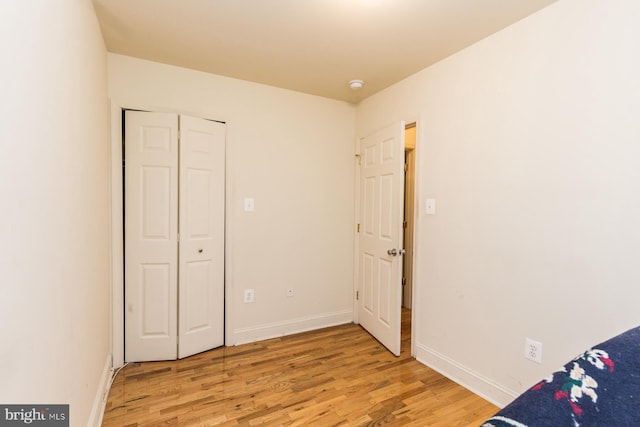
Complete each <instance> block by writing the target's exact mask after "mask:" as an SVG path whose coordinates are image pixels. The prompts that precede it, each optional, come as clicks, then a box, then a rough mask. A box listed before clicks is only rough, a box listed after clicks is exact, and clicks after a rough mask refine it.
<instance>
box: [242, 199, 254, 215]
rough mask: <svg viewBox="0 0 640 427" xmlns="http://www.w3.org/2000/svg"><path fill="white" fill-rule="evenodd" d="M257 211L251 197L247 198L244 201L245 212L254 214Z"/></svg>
mask: <svg viewBox="0 0 640 427" xmlns="http://www.w3.org/2000/svg"><path fill="white" fill-rule="evenodd" d="M255 210H256V205H255V202H254V200H253V198H251V197H245V199H244V211H245V212H253V211H255Z"/></svg>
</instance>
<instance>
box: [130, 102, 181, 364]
mask: <svg viewBox="0 0 640 427" xmlns="http://www.w3.org/2000/svg"><path fill="white" fill-rule="evenodd" d="M125 163H126V167H125V210H126V215H125V325H126V326H125V360H126V361H146V360H171V359H175V358H176V355H177V351H176V347H177V338H176V337H177V308H178V299H177V297H178V294H177V284H178V263H177V259H178V258H177V255H178V253H177V252H178V242H177V235H178V116H177V115H175V114H159V113H144V112H136V111H127V112H126V129H125Z"/></svg>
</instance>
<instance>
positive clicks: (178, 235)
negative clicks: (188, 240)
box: [178, 233, 180, 242]
mask: <svg viewBox="0 0 640 427" xmlns="http://www.w3.org/2000/svg"><path fill="white" fill-rule="evenodd" d="M179 241H180V233H178V242H179Z"/></svg>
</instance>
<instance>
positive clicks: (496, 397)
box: [416, 344, 519, 408]
mask: <svg viewBox="0 0 640 427" xmlns="http://www.w3.org/2000/svg"><path fill="white" fill-rule="evenodd" d="M416 350H417V355H416V359H417V360H418V361H419V362H420V363H422V364H424V365H426V366H428V367H430V368H431V369H433V370H434V371H437V372H439V373H440V374H442V375H444V376H445V377H447V378H449V379H450V380H452V381H454V382H456V383H458V384H460V385H461V386H463V387H464V388H466V389H468V390H470V391H471V392H473V393H474V394H477V395H478V396H480V397H482V398H483V399H485V400H487V401H489V402H491V403H493V404H494V405H496V406H498V407H500V408H504V407H505V406H506V405H507V404H509V403H510V402H511V401H512V400H513V399H515V398H516V397H517V396H518V394H519V393H516V392H515V391H513V390H509V389H507V388H505V387H503V386H501V385H500V384H498V383H496V382H494V381H492V380H491V379H489V378H487V377H485V376H484V375H481V374H479V373H478V372H475V371H473V370H472V369H469V368H468V367H466V366H464V365H462V364H461V363H458V362H456V361H455V360H453V359H450V358H449V357H447V356H445V355H444V354H442V353H439V352H437V351H435V350H433V349H431V348H429V347H427V346H424V345H422V344H417V345H416Z"/></svg>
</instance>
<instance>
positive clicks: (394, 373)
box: [102, 310, 498, 427]
mask: <svg viewBox="0 0 640 427" xmlns="http://www.w3.org/2000/svg"><path fill="white" fill-rule="evenodd" d="M409 319H410V312H409V311H408V310H404V311H403V342H402V355H401V356H400V357H395V356H393V355H392V354H391V353H389V352H388V351H387V350H386V349H385V348H384V347H382V345H380V344H379V343H378V342H377V341H376V340H375V339H374V338H372V337H371V336H370V335H369V334H368V333H367V332H366V331H364V330H363V329H362V328H361V327H360V326H358V325H353V324H348V325H342V326H336V327H332V328H326V329H321V330H317V331H312V332H305V333H301V334H297V335H291V336H287V337H282V338H276V339H271V340H267V341H261V342H257V343H252V344H246V345H241V346H236V347H223V348H219V349H215V350H211V351H207V352H205V353H201V354H198V355H195V356H192V357H189V358H186V359H183V360H178V361H172V362H146V363H133V364H130V365H128V366H126V367H125V368H124V369H122V371H121V372H120V373H119V374H118V376H117V377H116V379H115V381H114V383H113V385H112V387H111V392H110V394H109V399H108V401H107V406H106V411H105V414H104V420H103V424H102V425H103V426H104V427H125V426H127V427H136V426H237V425H243V426H252V425H268V426H277V425H287V426H289V425H291V426H295V425H317V426H338V425H340V426H380V425H398V426H409V425H413V426H447V427H450V426H470V425H474V426H477V425H479V424H481V423H482V421H484V420H485V419H487V418H489V417H490V416H491V415H492V414H493V413H495V412H496V411H497V410H498V408H497V407H496V406H494V405H492V404H490V403H488V402H487V401H485V400H483V399H482V398H480V397H478V396H476V395H474V394H473V393H471V392H469V391H468V390H466V389H464V388H463V387H460V386H459V385H457V384H455V383H454V382H452V381H450V380H448V379H446V378H445V377H443V376H442V375H440V374H438V373H437V372H435V371H433V370H432V369H430V368H428V367H426V366H424V365H423V364H421V363H420V362H418V361H416V360H415V359H413V358H411V355H410V342H409V330H410V329H409V328H410V327H409V323H408V322H409Z"/></svg>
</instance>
